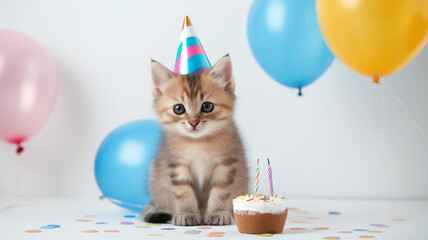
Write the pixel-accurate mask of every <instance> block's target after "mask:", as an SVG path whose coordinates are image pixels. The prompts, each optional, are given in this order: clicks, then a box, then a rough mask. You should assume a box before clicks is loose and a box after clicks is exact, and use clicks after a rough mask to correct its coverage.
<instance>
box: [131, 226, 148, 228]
mask: <svg viewBox="0 0 428 240" xmlns="http://www.w3.org/2000/svg"><path fill="white" fill-rule="evenodd" d="M135 227H136V228H150V226H135Z"/></svg>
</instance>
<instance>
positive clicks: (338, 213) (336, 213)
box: [328, 211, 340, 215]
mask: <svg viewBox="0 0 428 240" xmlns="http://www.w3.org/2000/svg"><path fill="white" fill-rule="evenodd" d="M328 214H330V215H340V212H334V211H332V212H328Z"/></svg>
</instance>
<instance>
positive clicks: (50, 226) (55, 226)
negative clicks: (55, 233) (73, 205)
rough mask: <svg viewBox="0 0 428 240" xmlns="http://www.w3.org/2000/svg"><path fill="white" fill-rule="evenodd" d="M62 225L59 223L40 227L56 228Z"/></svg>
mask: <svg viewBox="0 0 428 240" xmlns="http://www.w3.org/2000/svg"><path fill="white" fill-rule="evenodd" d="M60 227H61V226H60V225H57V224H49V225H46V226H42V227H40V229H55V228H60Z"/></svg>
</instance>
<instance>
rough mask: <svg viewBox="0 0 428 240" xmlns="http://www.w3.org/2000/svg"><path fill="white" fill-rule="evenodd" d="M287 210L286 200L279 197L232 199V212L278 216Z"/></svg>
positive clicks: (258, 196) (263, 196)
mask: <svg viewBox="0 0 428 240" xmlns="http://www.w3.org/2000/svg"><path fill="white" fill-rule="evenodd" d="M285 209H287V199H286V198H285V197H283V196H279V195H275V196H272V195H257V196H256V197H254V195H249V194H247V195H242V196H239V197H236V198H234V199H233V211H234V212H235V213H237V212H247V213H248V214H255V213H272V214H280V213H283V212H284V211H285Z"/></svg>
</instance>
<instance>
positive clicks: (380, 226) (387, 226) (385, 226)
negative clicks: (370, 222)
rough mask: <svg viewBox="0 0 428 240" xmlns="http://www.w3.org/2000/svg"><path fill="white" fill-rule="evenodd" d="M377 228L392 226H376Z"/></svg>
mask: <svg viewBox="0 0 428 240" xmlns="http://www.w3.org/2000/svg"><path fill="white" fill-rule="evenodd" d="M376 227H377V228H390V226H376Z"/></svg>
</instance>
